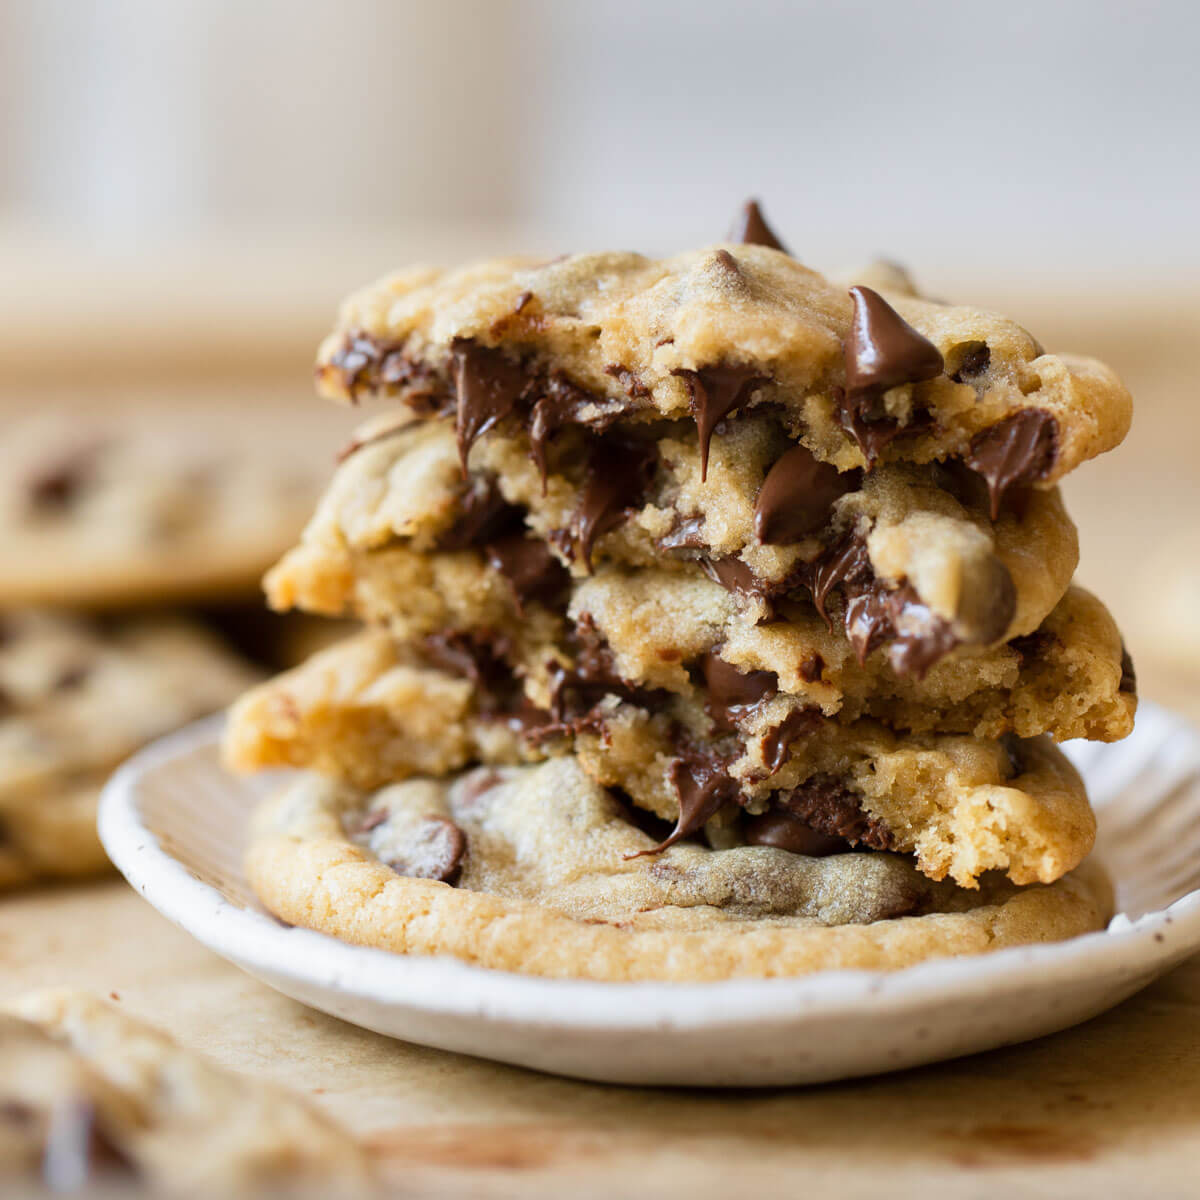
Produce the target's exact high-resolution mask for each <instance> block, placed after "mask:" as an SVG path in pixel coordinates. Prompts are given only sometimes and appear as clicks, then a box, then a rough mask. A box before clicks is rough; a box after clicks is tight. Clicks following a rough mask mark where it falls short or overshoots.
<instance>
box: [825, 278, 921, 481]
mask: <svg viewBox="0 0 1200 1200" xmlns="http://www.w3.org/2000/svg"><path fill="white" fill-rule="evenodd" d="M850 298H851V299H852V300H853V301H854V317H853V320H852V322H851V325H850V333H849V334H848V335H847V337H846V341H845V344H844V345H843V347H842V356H843V359H844V361H845V366H846V389H845V392H844V393H843V394H842V395H841V396H839V397H838V400H837V404H836V408H835V416H836V417H837V420H838V423H839V424H840V425H841V426H842V428H843V429H845V430H846V432H847V433H849V434H850V436H851V437H853V438H854V440H855V441H856V442H857V443H858V447H859V449H860V450H861V451H862V452H863V456H864V457H865V458H866V460H867V463H868V465H871V466H873V465H874V464H875V462H876V460H877V459H878V458H879V455H880V453H881V452H882V450H883V448H884V447H885V446H886V445H887V444H888V443H889V442H891V441H892V440H893V439H894V438H896V437H897V436H899V435H900V434H901V433H912V432H915V431H916V430H917V429H918V428H920V426H919V425H917V424H915V421H916V420H922V421H924V422H928V421H930V420H931V417H930V416H929V414H927V413H926V414H923V415H922V416H921V417H920V418H918V417H917V414H915V413H914V414H913V417H914V419H913V420H910V421H909V423H908V426H907V427H905V428H902V427H901V425H900V423H899V421H897V420H896V418H895V417H892V416H889V415H888V413H887V410H886V408H885V407H884V404H883V394H884V392H886V391H887V390H888V389H889V388H894V387H898V386H899V385H900V384H902V383H920V382H921V381H922V380H925V379H933V378H935V377H936V376H938V375H940V374H941V373H942V368H943V365H944V364H943V362H942V356H941V353H940V352H939V351H938V348H937V347H936V346H935V345H934V344H933V343H932V342H931V341H929V339H928V338H925V337H923V336H922V335H921V334H919V333H918V332H917V331H916V330H915V329H914V328H913V327H912V326H911V325H909V324H908V322H907V321H905V320H904V318H903V317H902V316H901V315H900V314H899V313H898V312H897V311H896V310H895V309H894V308H892V306H891V305H890V304H888V302H887V301H886V300H885V299H884V298H883V297H882V296H881V295H880V294H879V293H878V292H876V291H874V290H872V289H871V288H869V287H852V288H851V289H850Z"/></svg>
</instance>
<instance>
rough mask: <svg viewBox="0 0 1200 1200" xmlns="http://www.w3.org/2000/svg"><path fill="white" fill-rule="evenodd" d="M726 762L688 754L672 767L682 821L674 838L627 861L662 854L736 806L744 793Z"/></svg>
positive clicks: (670, 836)
mask: <svg viewBox="0 0 1200 1200" xmlns="http://www.w3.org/2000/svg"><path fill="white" fill-rule="evenodd" d="M728 765H729V764H728V763H727V762H726V760H725V759H723V758H721V757H719V756H718V755H716V754H713V753H711V752H709V753H704V752H699V751H694V750H687V751H684V753H683V754H681V755H680V757H679V758H676V759H675V760H674V761H673V762H672V763H671V766H670V769H669V772H668V773H669V776H670V779H671V786H672V787H673V788H674V789H675V794H676V795H677V796H678V797H679V819H678V820H677V821H676V822H675V828H674V829H673V830H672V831H671V833H670V835H669V836H668V837H667V838H665V839H664V840H663V841H661V842H659V844H658V845H657V846H654V847H653V848H652V849H650V850H640V851H638V852H637V853H636V854H628V855H626V858H641V857H642V856H643V855H646V854H658V853H659V852H660V851H662V850H665V849H666V848H667V847H668V846H673V845H674V844H675V843H676V842H678V841H679V840H680V839H682V838H685V837H689V836H690V835H691V834H693V833H695V832H696V831H697V830H698V829H699V828H700V827H701V826H703V825H704V823H705V822H706V821H708V820H710V819H711V818H712V817H714V816H716V814H717V813H718V812H720V810H721V809H722V808H724V807H725V805H727V804H736V803H737V801H738V798H739V797H740V796H741V794H742V789H741V787H740V785H739V784H738V783H737V781H736V780H734V779H731V778H730V776H729V772H728Z"/></svg>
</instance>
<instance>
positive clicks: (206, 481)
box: [0, 403, 332, 608]
mask: <svg viewBox="0 0 1200 1200" xmlns="http://www.w3.org/2000/svg"><path fill="white" fill-rule="evenodd" d="M263 415H264V419H266V418H267V414H266V413H265V412H264V414H263ZM245 422H246V409H245V408H244V407H238V408H236V409H234V408H232V406H228V405H227V406H224V407H222V405H221V404H219V403H214V404H212V405H208V406H205V407H203V408H200V407H198V406H197V407H195V408H188V407H185V406H170V407H168V406H154V407H150V406H146V405H143V406H140V407H137V406H114V407H113V408H112V409H111V410H110V409H108V408H105V409H103V410H98V409H97V408H79V409H78V410H75V411H70V410H68V409H66V408H62V409H58V410H55V411H45V410H43V411H42V412H39V413H37V414H34V415H29V416H24V417H20V418H15V419H12V418H10V419H6V420H5V422H4V462H5V469H4V471H2V472H0V604H3V605H5V606H6V607H13V606H20V605H41V604H47V605H54V606H72V607H85V608H93V607H95V608H101V607H116V606H128V605H131V604H144V603H148V602H158V601H167V600H178V599H187V600H198V599H204V598H210V597H213V598H216V597H225V596H230V595H244V594H246V593H247V592H250V591H253V589H254V587H255V585H256V583H257V581H258V579H259V577H260V576H261V575H262V572H263V571H264V570H266V568H267V567H268V566H269V565H270V564H271V563H272V562H273V561H274V560H275V559H276V558H278V556H279V555H280V554H281V553H282V552H283V551H284V550H285V549H286V548H287V546H288V545H290V544H291V542H292V541H293V540H294V539H295V536H296V534H297V533H298V531H299V530H300V529H301V528H302V527H303V525H304V521H305V519H306V518H307V516H308V515H309V514H310V513H311V511H312V506H313V504H314V503H315V501H316V498H317V496H318V495H319V493H320V489H321V487H322V485H323V484H324V482H325V480H326V478H327V476H328V474H329V471H330V469H331V467H332V461H331V460H332V455H331V453H330V448H329V445H328V441H327V438H328V430H327V428H326V425H327V423H326V422H323V421H322V422H314V423H312V427H311V428H310V423H308V422H305V421H304V420H297V419H296V418H295V416H294V415H291V416H288V417H287V418H286V419H280V420H277V421H276V422H275V424H274V425H273V426H272V428H271V430H270V434H269V436H265V437H264V436H263V434H262V432H261V431H252V432H251V433H250V434H247V430H246V424H245Z"/></svg>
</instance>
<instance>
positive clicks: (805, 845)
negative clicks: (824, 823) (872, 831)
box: [744, 808, 850, 858]
mask: <svg viewBox="0 0 1200 1200" xmlns="http://www.w3.org/2000/svg"><path fill="white" fill-rule="evenodd" d="M744 832H745V835H746V843H747V845H750V846H776V847H778V848H779V849H780V850H789V851H791V853H792V854H805V855H807V856H808V857H809V858H827V857H828V856H829V855H831V854H845V853H846V851H848V850H849V849H850V846H849V845H848V844H847V843H846V841H845V840H844V839H842V838H837V837H829V836H827V835H826V834H824V833H818V832H817V831H816V830H815V829H813V828H811V827H810V826H808V825H805V824H804V822H803V821H801V820H800V818H799V817H796V816H794V815H793V814H792V813H790V812H787V811H786V810H784V809H778V808H776V809H771V810H770V811H769V812H765V813H763V814H762V815H761V816H758V817H750V818H748V819H747V821H746V824H745V827H744Z"/></svg>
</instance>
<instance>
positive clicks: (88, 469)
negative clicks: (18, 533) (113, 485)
mask: <svg viewBox="0 0 1200 1200" xmlns="http://www.w3.org/2000/svg"><path fill="white" fill-rule="evenodd" d="M100 450H101V446H100V444H99V443H98V442H92V443H89V444H88V445H86V446H77V447H76V448H75V449H73V450H71V451H70V452H69V453H68V454H65V455H64V456H63V457H62V458H59V459H58V460H56V461H55V462H52V463H50V464H48V465H46V466H44V467H43V468H41V470H39V471H37V472H36V473H35V474H34V475H33V476H32V477H31V478H30V479H29V481H28V483H27V485H26V487H27V492H28V496H29V503H30V504H31V505H32V506H33V507H34V508H35V509H38V510H39V511H42V512H61V511H63V510H64V509H67V508H70V507H71V505H72V504H74V503H75V501H76V500H78V499H79V496H80V495H81V494H82V492H83V491H84V490H85V489H86V488H87V486H88V485H89V484H90V483H91V481H92V478H93V476H94V474H95V471H96V466H97V463H98V461H99V456H100Z"/></svg>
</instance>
